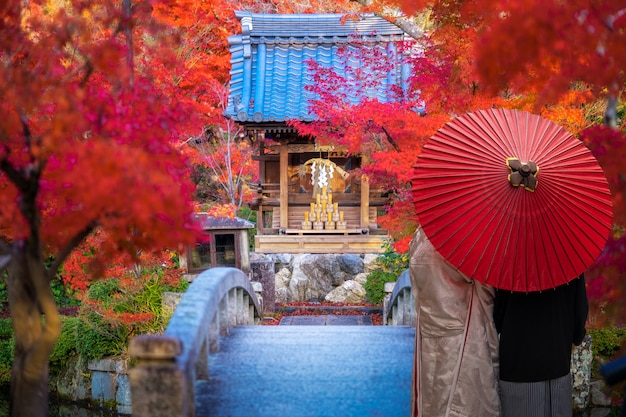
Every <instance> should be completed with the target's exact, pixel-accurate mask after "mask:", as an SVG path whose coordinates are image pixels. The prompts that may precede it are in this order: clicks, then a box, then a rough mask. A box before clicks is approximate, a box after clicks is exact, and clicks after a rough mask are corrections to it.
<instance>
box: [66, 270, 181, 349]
mask: <svg viewBox="0 0 626 417" xmlns="http://www.w3.org/2000/svg"><path fill="white" fill-rule="evenodd" d="M188 287H189V283H188V282H187V281H186V280H184V279H182V278H179V279H172V277H171V276H165V273H164V271H163V269H162V268H160V267H158V266H156V267H153V268H143V269H142V270H141V278H139V279H138V278H129V277H122V278H109V279H105V280H101V281H97V282H95V283H93V284H92V285H91V287H90V288H89V291H88V292H87V294H86V297H85V299H84V300H83V306H82V308H81V310H80V313H79V316H78V317H79V319H80V321H81V324H80V326H79V328H78V331H77V333H78V335H77V349H78V352H79V353H80V354H81V356H83V357H85V358H87V359H100V358H102V357H105V356H119V355H123V354H124V353H125V350H126V347H127V346H128V342H129V341H130V338H132V337H133V336H135V335H138V334H155V333H162V332H163V330H164V329H165V326H166V325H167V321H168V320H169V318H170V316H171V313H170V312H167V311H164V309H163V305H162V301H161V300H162V294H163V292H184V291H186V289H187V288H188Z"/></svg>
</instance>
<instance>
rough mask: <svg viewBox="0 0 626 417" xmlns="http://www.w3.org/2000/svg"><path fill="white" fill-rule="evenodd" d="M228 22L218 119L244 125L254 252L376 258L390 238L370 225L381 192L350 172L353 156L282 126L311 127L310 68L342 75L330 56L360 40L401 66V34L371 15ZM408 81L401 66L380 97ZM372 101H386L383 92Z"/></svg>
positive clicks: (246, 16)
mask: <svg viewBox="0 0 626 417" xmlns="http://www.w3.org/2000/svg"><path fill="white" fill-rule="evenodd" d="M236 14H237V17H238V19H239V20H240V21H241V25H242V34H241V35H236V36H231V37H230V38H229V44H230V47H231V54H232V58H231V63H232V69H231V82H230V92H229V101H228V107H227V109H226V111H225V112H224V115H225V116H226V117H229V118H232V119H234V120H235V121H237V122H238V123H239V124H241V125H242V126H243V127H244V129H245V131H246V134H247V136H248V137H249V138H250V139H251V140H252V142H253V143H254V144H255V145H256V149H257V153H256V155H255V156H254V159H255V160H257V161H258V162H259V179H260V182H259V183H258V184H257V198H256V200H255V202H254V203H253V204H252V207H253V208H254V209H256V210H257V234H256V236H255V242H254V244H255V251H256V252H259V253H381V252H383V251H384V243H385V240H386V239H387V238H388V233H387V232H386V231H385V230H382V229H380V228H379V226H378V222H377V218H378V216H379V214H380V213H381V211H383V210H384V206H385V204H386V203H387V200H388V199H387V195H386V192H385V191H384V190H375V189H371V187H370V184H369V179H368V177H367V176H366V175H361V174H356V173H358V172H359V170H358V168H360V166H361V158H360V156H355V155H348V154H346V153H345V152H343V151H342V150H340V149H334V148H330V147H322V146H319V145H318V144H317V143H316V142H315V139H314V138H304V137H301V136H299V135H298V134H297V132H296V131H295V129H294V128H292V127H291V126H289V125H288V124H287V121H288V120H289V119H297V120H301V121H313V120H315V116H314V115H312V114H310V112H309V100H310V99H312V98H314V94H313V93H312V92H311V91H309V90H308V89H307V88H306V86H307V85H310V84H311V83H312V77H311V75H310V74H309V70H308V67H307V61H308V60H315V61H317V62H318V63H319V64H321V65H324V66H332V67H334V68H335V70H337V71H341V64H340V63H339V58H338V57H337V48H338V46H339V45H342V44H343V45H346V46H348V47H349V44H350V40H351V39H353V37H354V36H356V35H358V36H360V37H368V38H369V40H370V41H371V42H372V45H374V46H373V47H377V48H383V49H384V51H385V53H386V55H387V56H388V57H389V59H398V62H400V60H399V58H398V52H397V50H396V49H395V48H396V42H397V41H401V40H402V39H404V37H405V34H404V32H403V31H402V30H400V29H399V28H398V27H397V26H395V25H393V24H391V23H390V22H388V21H386V20H384V19H382V18H380V17H377V16H374V15H373V14H367V15H360V16H359V18H358V19H352V20H351V19H347V20H345V21H344V17H345V16H344V15H340V14H330V15H265V14H253V13H248V12H237V13H236ZM356 65H358V63H357V64H356ZM406 73H407V71H406V68H404V67H402V66H401V65H400V64H399V65H398V66H397V67H396V68H395V69H394V70H393V71H392V72H390V73H389V74H387V77H386V79H385V81H384V82H385V83H386V84H384V85H383V87H382V90H384V89H386V88H389V87H390V84H394V85H402V84H403V82H404V79H405V77H406ZM378 93H380V94H378ZM377 94H378V95H377V98H378V99H379V100H381V101H384V100H385V94H384V91H381V92H377ZM349 99H350V100H353V101H354V102H355V103H356V102H358V101H359V100H360V99H361V98H360V97H349ZM355 170H356V171H355ZM355 172H356V173H355Z"/></svg>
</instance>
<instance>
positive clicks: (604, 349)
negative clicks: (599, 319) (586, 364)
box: [589, 327, 626, 358]
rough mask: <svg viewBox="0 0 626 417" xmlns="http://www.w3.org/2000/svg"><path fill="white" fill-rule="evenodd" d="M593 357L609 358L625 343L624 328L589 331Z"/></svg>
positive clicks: (625, 334)
mask: <svg viewBox="0 0 626 417" xmlns="http://www.w3.org/2000/svg"><path fill="white" fill-rule="evenodd" d="M589 335H590V336H591V346H592V349H593V353H594V355H597V356H602V357H604V358H611V356H613V355H614V354H615V353H616V352H617V351H618V350H619V349H620V347H621V346H622V343H624V342H626V327H605V328H601V329H591V330H589Z"/></svg>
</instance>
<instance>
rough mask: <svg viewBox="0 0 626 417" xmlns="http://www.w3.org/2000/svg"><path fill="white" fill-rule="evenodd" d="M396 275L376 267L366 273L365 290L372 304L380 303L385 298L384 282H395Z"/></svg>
mask: <svg viewBox="0 0 626 417" xmlns="http://www.w3.org/2000/svg"><path fill="white" fill-rule="evenodd" d="M397 280H398V275H396V274H394V273H392V272H385V271H383V270H380V269H377V270H375V271H372V272H370V273H369V274H368V275H367V281H366V282H365V292H366V294H367V297H368V298H369V300H370V302H371V303H372V304H381V303H382V302H383V300H384V298H385V282H396V281H397Z"/></svg>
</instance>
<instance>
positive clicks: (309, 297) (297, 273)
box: [289, 254, 352, 301]
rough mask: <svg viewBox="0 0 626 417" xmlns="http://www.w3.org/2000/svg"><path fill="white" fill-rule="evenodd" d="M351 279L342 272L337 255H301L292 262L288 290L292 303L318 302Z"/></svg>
mask: <svg viewBox="0 0 626 417" xmlns="http://www.w3.org/2000/svg"><path fill="white" fill-rule="evenodd" d="M351 278H352V277H351V276H350V275H348V274H347V273H346V272H344V271H342V269H341V264H340V262H339V256H337V255H311V254H307V255H302V256H297V257H295V258H294V260H293V270H292V273H291V280H290V281H289V289H290V290H291V297H292V301H320V300H323V299H324V297H326V294H328V293H329V292H331V291H332V290H333V289H335V288H336V287H337V286H339V285H341V284H343V283H344V281H345V280H346V279H351Z"/></svg>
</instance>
